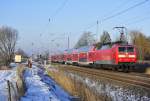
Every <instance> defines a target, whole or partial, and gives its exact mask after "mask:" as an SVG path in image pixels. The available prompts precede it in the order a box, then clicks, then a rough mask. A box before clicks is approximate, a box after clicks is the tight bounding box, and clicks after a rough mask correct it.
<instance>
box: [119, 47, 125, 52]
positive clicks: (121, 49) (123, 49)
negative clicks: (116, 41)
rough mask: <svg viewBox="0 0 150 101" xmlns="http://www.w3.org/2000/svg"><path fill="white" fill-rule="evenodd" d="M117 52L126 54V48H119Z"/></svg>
mask: <svg viewBox="0 0 150 101" xmlns="http://www.w3.org/2000/svg"><path fill="white" fill-rule="evenodd" d="M118 50H119V52H126V47H119V49H118Z"/></svg>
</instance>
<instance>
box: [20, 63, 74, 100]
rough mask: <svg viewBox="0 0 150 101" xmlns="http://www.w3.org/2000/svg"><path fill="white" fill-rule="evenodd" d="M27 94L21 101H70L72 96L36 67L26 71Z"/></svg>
mask: <svg viewBox="0 0 150 101" xmlns="http://www.w3.org/2000/svg"><path fill="white" fill-rule="evenodd" d="M23 77H24V82H25V86H26V92H25V95H24V96H23V97H21V101H70V97H71V96H70V95H69V94H68V93H66V92H65V91H64V90H63V89H62V88H61V87H60V86H59V85H57V84H56V82H54V81H53V80H52V79H51V78H50V77H48V75H46V74H45V73H44V69H40V68H38V67H36V66H33V67H32V68H27V69H26V70H25V71H24V75H23Z"/></svg>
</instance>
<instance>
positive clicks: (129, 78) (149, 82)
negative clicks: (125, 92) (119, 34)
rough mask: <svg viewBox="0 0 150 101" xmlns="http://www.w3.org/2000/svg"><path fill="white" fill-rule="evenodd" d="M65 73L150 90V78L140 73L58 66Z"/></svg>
mask: <svg viewBox="0 0 150 101" xmlns="http://www.w3.org/2000/svg"><path fill="white" fill-rule="evenodd" d="M58 66H59V67H61V68H62V69H64V70H65V71H66V70H67V71H71V72H78V73H83V74H86V75H89V76H92V77H93V76H95V77H96V78H105V79H110V80H115V81H118V82H122V83H126V84H128V85H134V86H140V87H142V88H146V89H150V76H148V75H143V74H140V73H122V72H113V71H106V70H98V69H90V68H82V67H77V66H71V65H69V66H68V65H58Z"/></svg>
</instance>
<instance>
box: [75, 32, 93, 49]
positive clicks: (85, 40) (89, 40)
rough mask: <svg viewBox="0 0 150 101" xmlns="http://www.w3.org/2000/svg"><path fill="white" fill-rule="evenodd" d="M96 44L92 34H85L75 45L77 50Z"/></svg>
mask: <svg viewBox="0 0 150 101" xmlns="http://www.w3.org/2000/svg"><path fill="white" fill-rule="evenodd" d="M94 43H95V39H94V37H93V35H92V34H91V32H84V33H83V34H82V36H81V37H80V39H79V40H78V42H77V43H76V45H75V48H79V47H82V46H86V45H92V44H94Z"/></svg>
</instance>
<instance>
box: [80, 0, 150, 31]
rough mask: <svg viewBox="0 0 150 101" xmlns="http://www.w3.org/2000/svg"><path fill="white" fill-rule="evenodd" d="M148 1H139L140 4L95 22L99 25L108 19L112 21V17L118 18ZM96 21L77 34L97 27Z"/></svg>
mask: <svg viewBox="0 0 150 101" xmlns="http://www.w3.org/2000/svg"><path fill="white" fill-rule="evenodd" d="M148 1H149V0H144V1H141V2H139V3H136V4H134V5H133V6H130V7H128V8H126V9H124V10H122V11H119V12H117V13H115V14H113V15H110V16H108V17H104V18H103V19H102V20H97V21H98V22H99V23H102V22H104V21H106V20H110V19H112V18H114V17H116V16H119V15H121V14H124V13H126V12H128V11H130V10H132V9H134V8H136V7H138V6H140V5H143V4H145V3H146V2H148ZM121 5H122V4H121ZM97 21H94V22H93V24H90V25H88V26H87V27H86V28H84V29H83V30H82V31H79V32H83V31H85V30H87V29H91V28H93V27H95V26H96V25H97Z"/></svg>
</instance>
